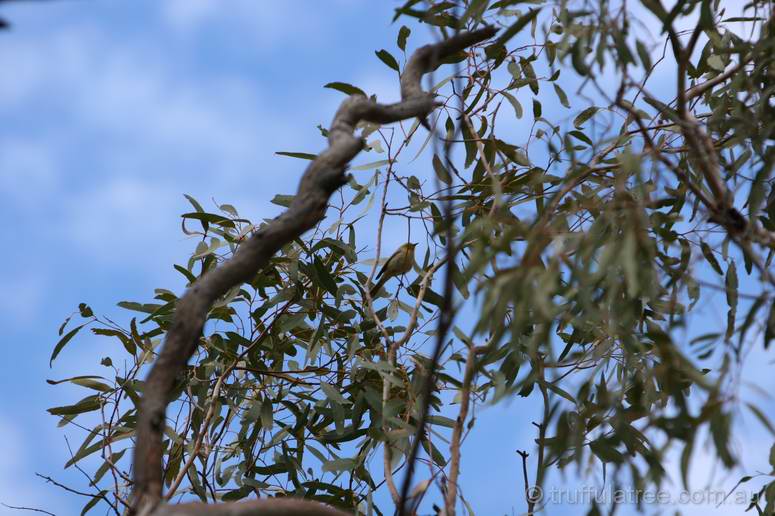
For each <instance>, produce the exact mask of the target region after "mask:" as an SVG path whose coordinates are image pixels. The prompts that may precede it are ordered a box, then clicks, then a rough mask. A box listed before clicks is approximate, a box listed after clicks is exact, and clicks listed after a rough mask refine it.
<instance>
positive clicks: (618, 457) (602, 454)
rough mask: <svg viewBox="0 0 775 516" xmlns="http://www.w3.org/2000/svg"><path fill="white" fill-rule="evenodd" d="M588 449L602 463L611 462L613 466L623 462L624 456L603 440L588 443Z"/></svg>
mask: <svg viewBox="0 0 775 516" xmlns="http://www.w3.org/2000/svg"><path fill="white" fill-rule="evenodd" d="M589 449H590V450H592V453H594V454H595V455H596V456H597V458H599V459H600V460H602V461H603V462H613V463H615V464H620V463H622V462H624V455H622V453H621V452H620V451H619V450H617V449H616V448H614V447H613V446H611V445H610V444H608V443H607V442H606V441H605V439H602V438H601V439H596V440H594V441H592V442H591V443H589Z"/></svg>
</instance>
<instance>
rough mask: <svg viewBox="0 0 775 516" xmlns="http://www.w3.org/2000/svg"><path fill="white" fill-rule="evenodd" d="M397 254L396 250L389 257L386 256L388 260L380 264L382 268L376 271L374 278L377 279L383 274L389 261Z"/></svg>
mask: <svg viewBox="0 0 775 516" xmlns="http://www.w3.org/2000/svg"><path fill="white" fill-rule="evenodd" d="M397 254H398V253H397V252H396V253H393V255H392V256H391V257H390V258H388V260H387V261H386V262H385V263H383V264H382V268H381V269H380V270H379V272H378V273H377V276H376V278H375V279H379V278H380V277H381V276H382V275H383V274H385V271H386V270H387V267H388V265H389V264H390V262H392V261H393V260H394V259H395V257H396V255H397Z"/></svg>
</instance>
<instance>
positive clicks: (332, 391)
mask: <svg viewBox="0 0 775 516" xmlns="http://www.w3.org/2000/svg"><path fill="white" fill-rule="evenodd" d="M320 388H321V389H323V394H325V395H326V398H328V399H329V400H331V401H333V402H334V403H338V404H340V405H344V404H345V403H350V402H349V401H347V400H346V399H345V398H344V396H342V393H341V392H339V389H337V388H336V387H334V386H333V385H331V384H330V383H326V382H320Z"/></svg>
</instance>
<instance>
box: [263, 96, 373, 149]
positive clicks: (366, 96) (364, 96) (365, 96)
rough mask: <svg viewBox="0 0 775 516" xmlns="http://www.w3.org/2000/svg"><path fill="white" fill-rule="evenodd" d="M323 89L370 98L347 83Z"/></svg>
mask: <svg viewBox="0 0 775 516" xmlns="http://www.w3.org/2000/svg"><path fill="white" fill-rule="evenodd" d="M323 87H324V88H330V89H332V90H337V91H341V92H342V93H344V94H346V95H363V96H364V97H367V96H368V95H366V93H364V91H363V90H362V89H360V88H358V87H357V86H353V85H352V84H347V83H346V82H329V83H328V84H326V85H325V86H323ZM278 154H279V153H278ZM286 155H288V154H286Z"/></svg>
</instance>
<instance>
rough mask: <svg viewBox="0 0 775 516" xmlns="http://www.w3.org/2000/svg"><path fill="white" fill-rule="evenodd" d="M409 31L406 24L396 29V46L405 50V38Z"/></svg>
mask: <svg viewBox="0 0 775 516" xmlns="http://www.w3.org/2000/svg"><path fill="white" fill-rule="evenodd" d="M411 33H412V31H411V30H410V29H409V27H407V26H406V25H403V26H401V28H400V29H398V40H397V41H396V43H397V44H398V48H400V49H401V50H406V40H407V38H408V37H409V34H411Z"/></svg>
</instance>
